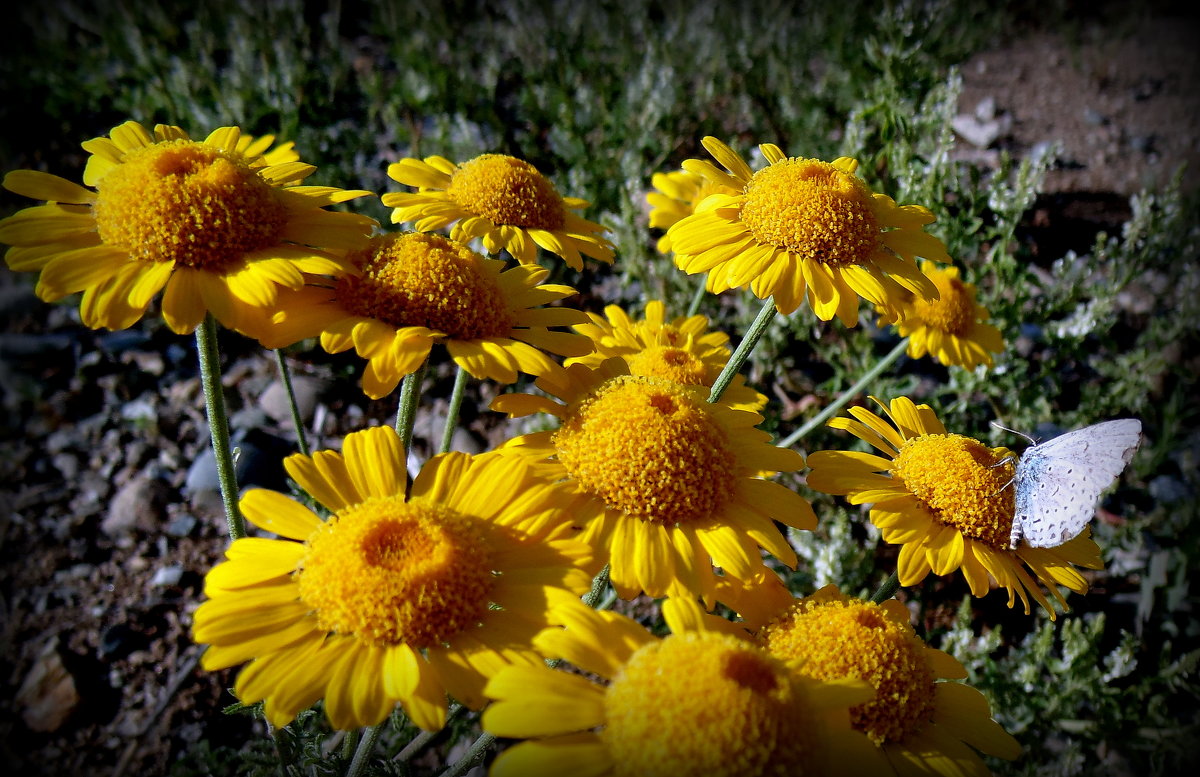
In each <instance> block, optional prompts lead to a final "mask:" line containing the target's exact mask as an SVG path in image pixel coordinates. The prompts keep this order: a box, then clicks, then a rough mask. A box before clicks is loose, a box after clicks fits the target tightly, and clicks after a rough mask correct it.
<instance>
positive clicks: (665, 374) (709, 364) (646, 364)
mask: <svg viewBox="0 0 1200 777" xmlns="http://www.w3.org/2000/svg"><path fill="white" fill-rule="evenodd" d="M604 314H605V316H607V318H601V317H600V316H597V315H596V314H594V313H589V314H588V318H590V319H591V323H588V324H577V325H575V326H574V327H573V329H574V330H575V331H576V332H579V333H580V334H582V335H586V336H587V337H589V338H591V340H592V342H594V343H595V344H596V350H595V351H593V352H592V353H590V354H588V355H586V356H577V357H573V358H570V359H567V361H566V362H564V363H565V364H566V365H571V364H575V363H578V364H584V365H587V366H588V367H598V366H599V365H600V363H601V362H603V361H604V360H605V359H609V358H612V357H614V356H620V357H621V358H623V359H624V360H625V363H626V364H628V365H629V371H630V373H632V374H633V375H651V376H655V377H659V378H666V379H667V380H673V381H675V382H676V383H682V384H683V385H685V386H706V387H708V388H712V385H713V383H715V382H716V380H717V376H718V375H720V374H721V370H723V369H724V368H725V364H726V362H728V361H729V356H730V351H729V347H728V345H726V343H728V342H729V335H727V334H725V333H724V332H717V331H711V332H710V331H708V317H707V316H686V317H685V316H679V317H678V318H674V319H672V320H671V321H669V322H668V321H667V320H666V312H665V306H664V305H663V303H662V301H661V300H650V301H649V302H647V303H646V317H645V318H644V319H642V320H640V321H633V320H632V319H631V318H630V317H629V315H628V314H627V313H626V312H625V311H624V310H622V309H621V308H620V307H618V306H616V305H609V306H608V307H606V308H605V309H604ZM721 402H722V403H723V404H726V405H729V406H730V407H732V408H734V409H736V410H751V411H758V410H761V409H762V408H763V406H764V405H766V404H767V398H766V397H765V396H763V395H762V394H760V393H758V392H757V391H755V390H754V389H752V388H750V387H749V386H747V385H746V379H745V378H744V377H743V376H741V375H735V376H734V378H733V382H732V383H730V384H729V387H728V388H727V389H725V393H724V394H722V395H721Z"/></svg>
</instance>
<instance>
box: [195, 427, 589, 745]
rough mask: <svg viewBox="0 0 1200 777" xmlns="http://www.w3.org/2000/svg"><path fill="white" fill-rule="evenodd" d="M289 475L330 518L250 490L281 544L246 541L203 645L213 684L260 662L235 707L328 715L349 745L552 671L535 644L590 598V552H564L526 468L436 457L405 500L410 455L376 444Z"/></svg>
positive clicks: (381, 434)
mask: <svg viewBox="0 0 1200 777" xmlns="http://www.w3.org/2000/svg"><path fill="white" fill-rule="evenodd" d="M284 464H285V466H286V468H287V471H288V474H289V475H290V476H291V477H292V478H293V479H294V480H295V481H296V482H297V483H299V484H300V486H301V487H303V488H304V489H305V490H306V491H307V492H308V493H310V494H312V496H313V497H314V498H315V499H316V500H317V501H318V502H320V503H321V504H322V505H324V506H325V507H327V508H329V510H330V511H332V512H333V516H332V517H331V518H330V519H329V520H328V521H322V520H321V519H320V518H318V517H317V516H316V515H315V514H314V513H313V512H312V511H311V510H309V509H308V508H307V507H304V506H303V505H301V504H300V503H299V502H296V501H294V500H292V499H290V498H288V497H286V496H284V495H283V494H280V493H277V492H274V491H267V490H264V489H253V490H251V491H248V492H247V493H246V495H245V496H244V497H243V498H242V502H241V508H242V512H243V513H244V514H245V515H246V518H247V519H248V520H249V521H250V522H251V523H253V524H255V525H256V526H258V527H259V528H261V529H264V530H265V531H268V532H273V533H274V534H277V535H279V536H280V537H281V538H282V539H265V538H257V537H250V538H243V539H239V540H236V541H234V543H233V544H232V545H230V547H229V550H228V551H226V554H225V555H226V558H228V561H225V562H224V563H221V564H218V565H217V566H215V567H214V568H213V569H212V570H211V571H210V572H209V573H208V575H207V577H206V578H205V593H206V594H207V595H208V597H209V599H208V601H206V602H205V603H204V604H202V605H200V607H199V608H198V609H197V610H196V614H195V625H194V628H193V637H194V639H195V640H196V641H197V642H199V643H205V644H208V645H209V648H208V649H207V651H205V653H204V656H203V658H202V662H201V663H202V665H203V666H204V668H205V669H209V670H215V669H223V668H226V667H230V666H234V665H236V664H240V663H242V662H244V661H250V663H249V664H248V665H247V666H246V667H245V668H244V669H243V670H242V671H241V672H240V673H239V675H238V678H237V683H236V686H235V688H234V692H235V693H236V694H237V696H238V698H239V699H241V700H242V701H243V702H244V703H247V704H253V703H255V702H258V701H262V700H265V701H266V706H265V714H266V717H267V720H268V721H270V722H271V724H272V725H275V726H283V725H286V724H287V723H289V722H290V721H291V720H292V719H293V718H295V716H296V715H297V714H298V713H299V712H300V711H301V710H304V709H306V708H307V707H309V706H311V705H312V704H314V703H315V702H316V701H318V700H319V699H324V700H325V712H326V715H327V716H328V717H329V720H330V722H331V723H332V724H333V726H334V727H336V728H338V729H351V728H357V727H360V726H370V725H374V724H376V723H379V722H380V721H382V720H383V719H384V718H386V717H387V715H388V714H389V713H390V712H391V710H392V709H393V707H394V706H395V705H396V703H400V704H401V705H403V707H404V710H405V712H406V713H407V715H408V716H409V718H410V719H411V720H412V721H413V722H414V723H416V724H417V725H418V726H420V727H421V728H424V729H427V730H430V731H434V730H437V729H440V728H441V727H442V726H443V725H444V724H445V720H446V694H447V693H449V694H450V695H451V696H453V697H454V698H455V699H457V700H458V701H460V702H462V703H463V704H466V705H467V706H469V707H472V708H476V709H477V708H479V707H480V706H482V704H483V703H484V701H485V699H484V697H483V695H482V691H483V686H484V683H485V682H486V679H487V677H488V676H490V675H491V674H492V673H494V672H495V671H496V670H498V669H500V668H501V667H504V666H508V665H520V664H527V665H531V666H535V665H538V664H540V663H541V659H540V658H539V657H538V655H537V654H536V653H535V652H533V650H532V648H531V647H530V645H531V641H532V639H533V637H534V635H535V634H536V633H537V632H538V631H539V630H540V629H542V628H544V627H545V626H547V625H548V621H547V620H546V611H547V609H548V607H549V606H550V605H551V604H553V603H555V602H557V601H558V600H559V599H566V600H572V601H577V600H578V598H577V597H578V596H579V594H581V593H583V592H584V591H586V590H588V588H589V586H590V576H589V575H588V574H587V572H585V571H584V570H583V569H582V568H581V565H588V564H589V563H590V558H589V556H590V552H589V550H588V549H587V547H586V546H585V545H583V544H581V543H579V542H577V541H575V540H569V539H563V538H562V535H563V533H564V529H565V528H566V527H567V526H568V524H567V523H565V522H566V521H569V508H570V502H569V499H564V497H563V494H562V491H561V489H559V488H558V487H556V486H554V485H552V484H549V483H547V482H546V481H543V480H539V479H537V478H535V477H534V476H533V475H532V474H531V473H530V471H529V469H528V468H527V467H524V466H523V465H522V464H521V463H520V462H519V461H514V460H512V459H510V458H508V457H503V456H497V455H495V454H484V455H482V456H476V457H471V456H468V455H467V454H462V453H450V454H445V455H442V456H437V457H435V458H433V459H431V460H430V461H429V462H427V463H426V464H425V466H424V467H423V468H422V469H421V472H420V474H419V475H417V477H416V479H415V480H414V482H413V484H412V493H411V495H410V496H408V497H407V498H406V497H405V495H404V490H405V466H404V464H405V458H404V450H403V448H402V447H401V444H400V438H399V436H398V435H397V434H396V432H395V431H394V430H393V429H391V428H390V427H375V428H371V429H367V430H365V431H362V432H355V433H352V434H350V435H347V437H346V439H345V441H344V443H343V446H342V452H341V453H337V452H334V451H319V452H317V453H316V454H314V455H313V456H312V457H308V456H303V455H300V454H296V455H293V456H289V457H288V458H287V460H286V461H285V462H284Z"/></svg>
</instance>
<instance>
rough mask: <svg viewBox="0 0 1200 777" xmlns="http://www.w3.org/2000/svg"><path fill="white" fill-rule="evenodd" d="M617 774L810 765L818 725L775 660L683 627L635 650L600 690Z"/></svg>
mask: <svg viewBox="0 0 1200 777" xmlns="http://www.w3.org/2000/svg"><path fill="white" fill-rule="evenodd" d="M604 712H605V720H606V721H607V725H606V726H605V728H604V730H603V731H601V732H600V737H601V739H602V740H603V742H604V744H605V746H606V747H607V749H608V750H609V752H610V753H611V754H612V760H613V774H614V775H617V777H691V776H692V775H695V777H751V776H752V775H766V774H778V775H805V774H816V773H817V767H818V766H819V765H820V763H821V757H820V756H821V752H820V750H819V749H818V748H820V747H821V742H822V740H821V734H820V732H821V727H820V720H819V718H818V715H816V714H814V711H813V710H812V709H811V707H810V706H809V703H808V698H807V695H806V693H805V692H804V688H803V686H802V685H800V684H798V683H797V682H796V678H795V677H794V676H793V675H792V673H791V672H790V671H789V670H788V669H787V667H786V666H785V665H784V664H783V663H782V662H780V661H778V660H776V659H774V658H772V657H771V656H769V655H767V654H766V653H764V652H763V651H762V650H760V649H758V648H757V647H755V646H754V645H751V644H749V643H746V642H742V641H740V640H737V639H735V638H734V637H731V636H729V635H724V634H711V633H698V632H685V633H682V634H676V635H673V636H670V637H667V638H666V639H663V640H661V641H658V642H653V643H651V644H648V645H646V646H645V647H643V648H641V649H640V650H638V651H637V652H636V653H634V655H633V656H632V657H630V659H629V661H627V662H626V664H625V666H624V667H622V669H621V671H620V672H619V673H618V675H617V676H616V677H615V678H614V679H613V682H612V684H611V685H610V686H609V687H608V690H607V692H606V694H605V697H604Z"/></svg>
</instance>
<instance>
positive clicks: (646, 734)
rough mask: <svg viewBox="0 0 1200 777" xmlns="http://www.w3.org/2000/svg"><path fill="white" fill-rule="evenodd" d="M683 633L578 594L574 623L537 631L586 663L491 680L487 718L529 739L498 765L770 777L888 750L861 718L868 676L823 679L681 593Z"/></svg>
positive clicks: (677, 613)
mask: <svg viewBox="0 0 1200 777" xmlns="http://www.w3.org/2000/svg"><path fill="white" fill-rule="evenodd" d="M663 614H664V616H665V619H666V621H667V624H668V625H669V626H670V627H671V631H672V632H673V633H672V634H670V635H668V636H666V637H664V638H658V637H655V636H653V635H652V634H650V633H649V632H647V631H646V630H645V629H644V628H643V627H642V626H640V625H638V623H637V622H635V621H633V620H631V619H629V618H627V617H625V616H623V615H618V614H616V613H612V612H596V611H595V610H591V609H590V608H588V607H586V606H584V605H581V604H577V603H572V604H568V605H563V606H561V607H556V608H555V609H554V612H553V617H554V619H555V620H557V621H560V622H562V623H564V624H565V625H566V629H565V630H564V629H547V630H545V631H543V632H542V633H541V634H539V635H538V636H537V637H536V638H535V644H536V645H537V646H538V648H539V649H541V650H542V651H543V653H545V654H546V655H547V656H553V657H561V658H565V659H566V660H567V661H570V662H571V663H572V664H574V665H575V666H576V667H578V668H579V669H582V670H583V671H584V672H585V673H586V675H580V674H574V673H568V672H565V671H561V670H557V671H556V670H553V669H550V668H548V667H546V666H540V667H539V666H530V667H511V668H508V669H504V670H502V671H501V672H499V673H497V674H496V676H495V677H493V678H492V679H491V680H490V681H489V682H488V684H487V687H486V688H485V689H484V692H485V693H486V694H487V695H488V696H490V697H491V698H493V699H496V701H494V702H492V704H491V705H490V706H489V707H488V708H487V709H486V710H484V713H483V719H482V724H483V728H484V730H486V731H488V732H490V733H492V734H494V735H496V736H502V737H513V738H518V739H525V740H528V741H525V742H519V743H517V744H516V745H514V746H512V747H510V748H509V749H507V750H505V751H504V752H502V753H500V755H499V756H498V757H497V758H496V760H495V762H494V763H493V765H492V768H491V772H490V774H491V775H492V777H509V775H512V776H513V777H516V776H517V775H519V776H520V777H552V776H553V777H559V775H562V774H581V775H586V777H757V776H758V775H764V776H765V775H782V774H788V775H848V776H849V775H863V774H876V773H878V772H877V768H878V767H880V766H884V765H885V764H883V763H882V761H881V760H880V759H879V758H878V756H877V755H876V753H875V752H874V748H873V747H872V746H871V743H870V742H869V740H867V739H866V737H864V736H862V735H861V734H857V733H856V732H854V731H852V730H851V729H850V726H849V718H848V714H847V709H848V707H849V706H850V705H852V704H856V703H860V702H862V701H865V700H866V699H867V698H869V697H870V691H869V690H868V689H867V688H866V687H865V684H863V683H862V682H861V681H854V680H839V681H832V682H825V681H817V680H813V679H811V678H809V677H806V676H805V675H803V674H801V673H799V672H796V671H794V670H793V669H792V667H790V666H789V665H788V664H786V663H785V662H784V661H781V660H780V659H777V658H775V657H773V656H771V655H770V654H769V653H767V652H766V651H765V650H762V649H761V648H759V647H757V646H756V645H754V644H753V643H752V642H750V641H748V640H746V639H739V638H737V637H735V636H733V635H732V634H728V633H723V632H722V631H719V630H712V629H709V628H707V621H706V619H704V618H703V617H702V614H701V612H700V610H699V607H697V606H696V605H694V604H691V603H689V602H684V601H675V600H670V601H668V602H667V603H666V604H665V605H664V607H663Z"/></svg>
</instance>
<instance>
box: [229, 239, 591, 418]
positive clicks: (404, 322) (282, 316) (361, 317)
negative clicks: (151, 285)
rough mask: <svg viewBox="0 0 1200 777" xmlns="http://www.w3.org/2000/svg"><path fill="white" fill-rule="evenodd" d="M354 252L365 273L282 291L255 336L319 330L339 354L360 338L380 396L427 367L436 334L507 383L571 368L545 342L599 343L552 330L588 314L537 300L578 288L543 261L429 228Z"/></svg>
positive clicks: (475, 368) (579, 350) (287, 337)
mask: <svg viewBox="0 0 1200 777" xmlns="http://www.w3.org/2000/svg"><path fill="white" fill-rule="evenodd" d="M346 259H347V261H348V262H349V263H350V264H351V265H353V266H354V267H355V268H356V269H357V271H358V272H357V274H354V275H347V276H343V277H341V278H338V279H334V280H329V281H324V282H320V281H318V282H315V283H313V284H312V285H309V286H307V287H305V288H304V289H302V290H300V291H295V292H285V293H282V294H280V297H279V303H278V307H279V312H278V313H276V314H275V316H274V319H273V323H272V324H271V325H270V326H268V327H265V328H264V329H262V330H261V331H252V332H251V334H253V335H254V336H256V337H257V338H258V339H259V340H260V341H262V343H263V345H265V346H266V347H268V348H279V347H282V346H284V345H288V344H290V343H294V342H297V341H298V340H302V339H304V338H306V337H315V336H317V335H320V338H321V346H322V347H323V348H324V349H325V350H327V351H329V352H330V353H339V352H341V351H345V350H348V349H349V348H350V347H351V346H353V347H354V348H355V349H356V350H357V352H358V355H359V356H361V357H363V358H364V359H367V368H366V371H365V372H364V373H363V391H365V392H366V394H367V396H369V397H371V398H372V399H379V398H380V397H383V396H385V395H387V394H389V393H390V392H391V391H392V390H393V389H395V388H396V384H397V383H399V382H400V379H401V378H402V377H404V376H405V375H407V374H409V373H410V372H413V371H415V370H416V369H417V368H418V367H420V366H421V364H422V363H424V361H425V359H426V358H428V356H429V351H430V349H431V348H432V346H433V344H434V342H445V344H446V348H447V350H448V351H449V353H450V356H451V357H452V358H453V359H454V361H455V362H457V363H458V364H459V365H460V366H461V367H462V368H463V369H465V370H466V371H467V372H469V373H470V374H471V375H473V376H475V377H476V378H491V379H492V380H497V381H500V382H502V383H513V382H515V381H516V379H517V371H518V370H519V371H521V372H526V373H529V374H531V375H543V374H545V373H547V372H548V371H550V370H556V369H561V368H560V367H559V366H558V364H556V363H555V362H554V361H553V360H551V359H550V357H548V356H547V355H546V354H545V353H543V350H544V351H549V352H551V353H556V354H559V355H563V356H578V355H580V354H584V353H587V352H589V351H590V350H591V348H592V344H591V342H590V340H589V339H588V338H586V337H584V336H582V335H577V334H572V333H569V332H552V331H550V330H549V329H547V327H551V326H568V325H571V324H577V323H580V322H582V321H586V320H587V317H586V316H585V315H584V314H583V313H582V312H580V311H578V310H572V309H570V308H562V307H556V308H541V307H536V306H538V305H542V304H545V303H547V302H553V301H554V300H558V299H562V298H563V297H569V296H571V295H572V294H574V293H575V290H574V289H573V288H571V287H570V286H560V285H555V284H543V285H539V284H540V283H541V281H543V280H545V278H546V276H548V275H549V274H550V273H549V271H548V270H545V269H542V268H541V267H537V266H525V265H519V266H517V267H513V268H512V269H509V270H505V269H504V262H502V261H500V260H499V259H489V258H487V257H484V256H481V255H479V254H477V253H475V252H474V251H472V250H471V249H469V248H467V247H466V246H465V245H463V244H461V243H458V242H456V241H453V240H448V239H447V238H445V237H442V236H441V235H435V234H424V233H420V232H409V233H404V234H391V235H382V236H377V237H375V238H372V239H371V241H370V242H369V243H368V244H367V245H366V246H365V247H364V248H362V249H360V250H358V251H355V252H353V253H351V254H349V255H348V256H347V257H346ZM539 349H541V350H539Z"/></svg>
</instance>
